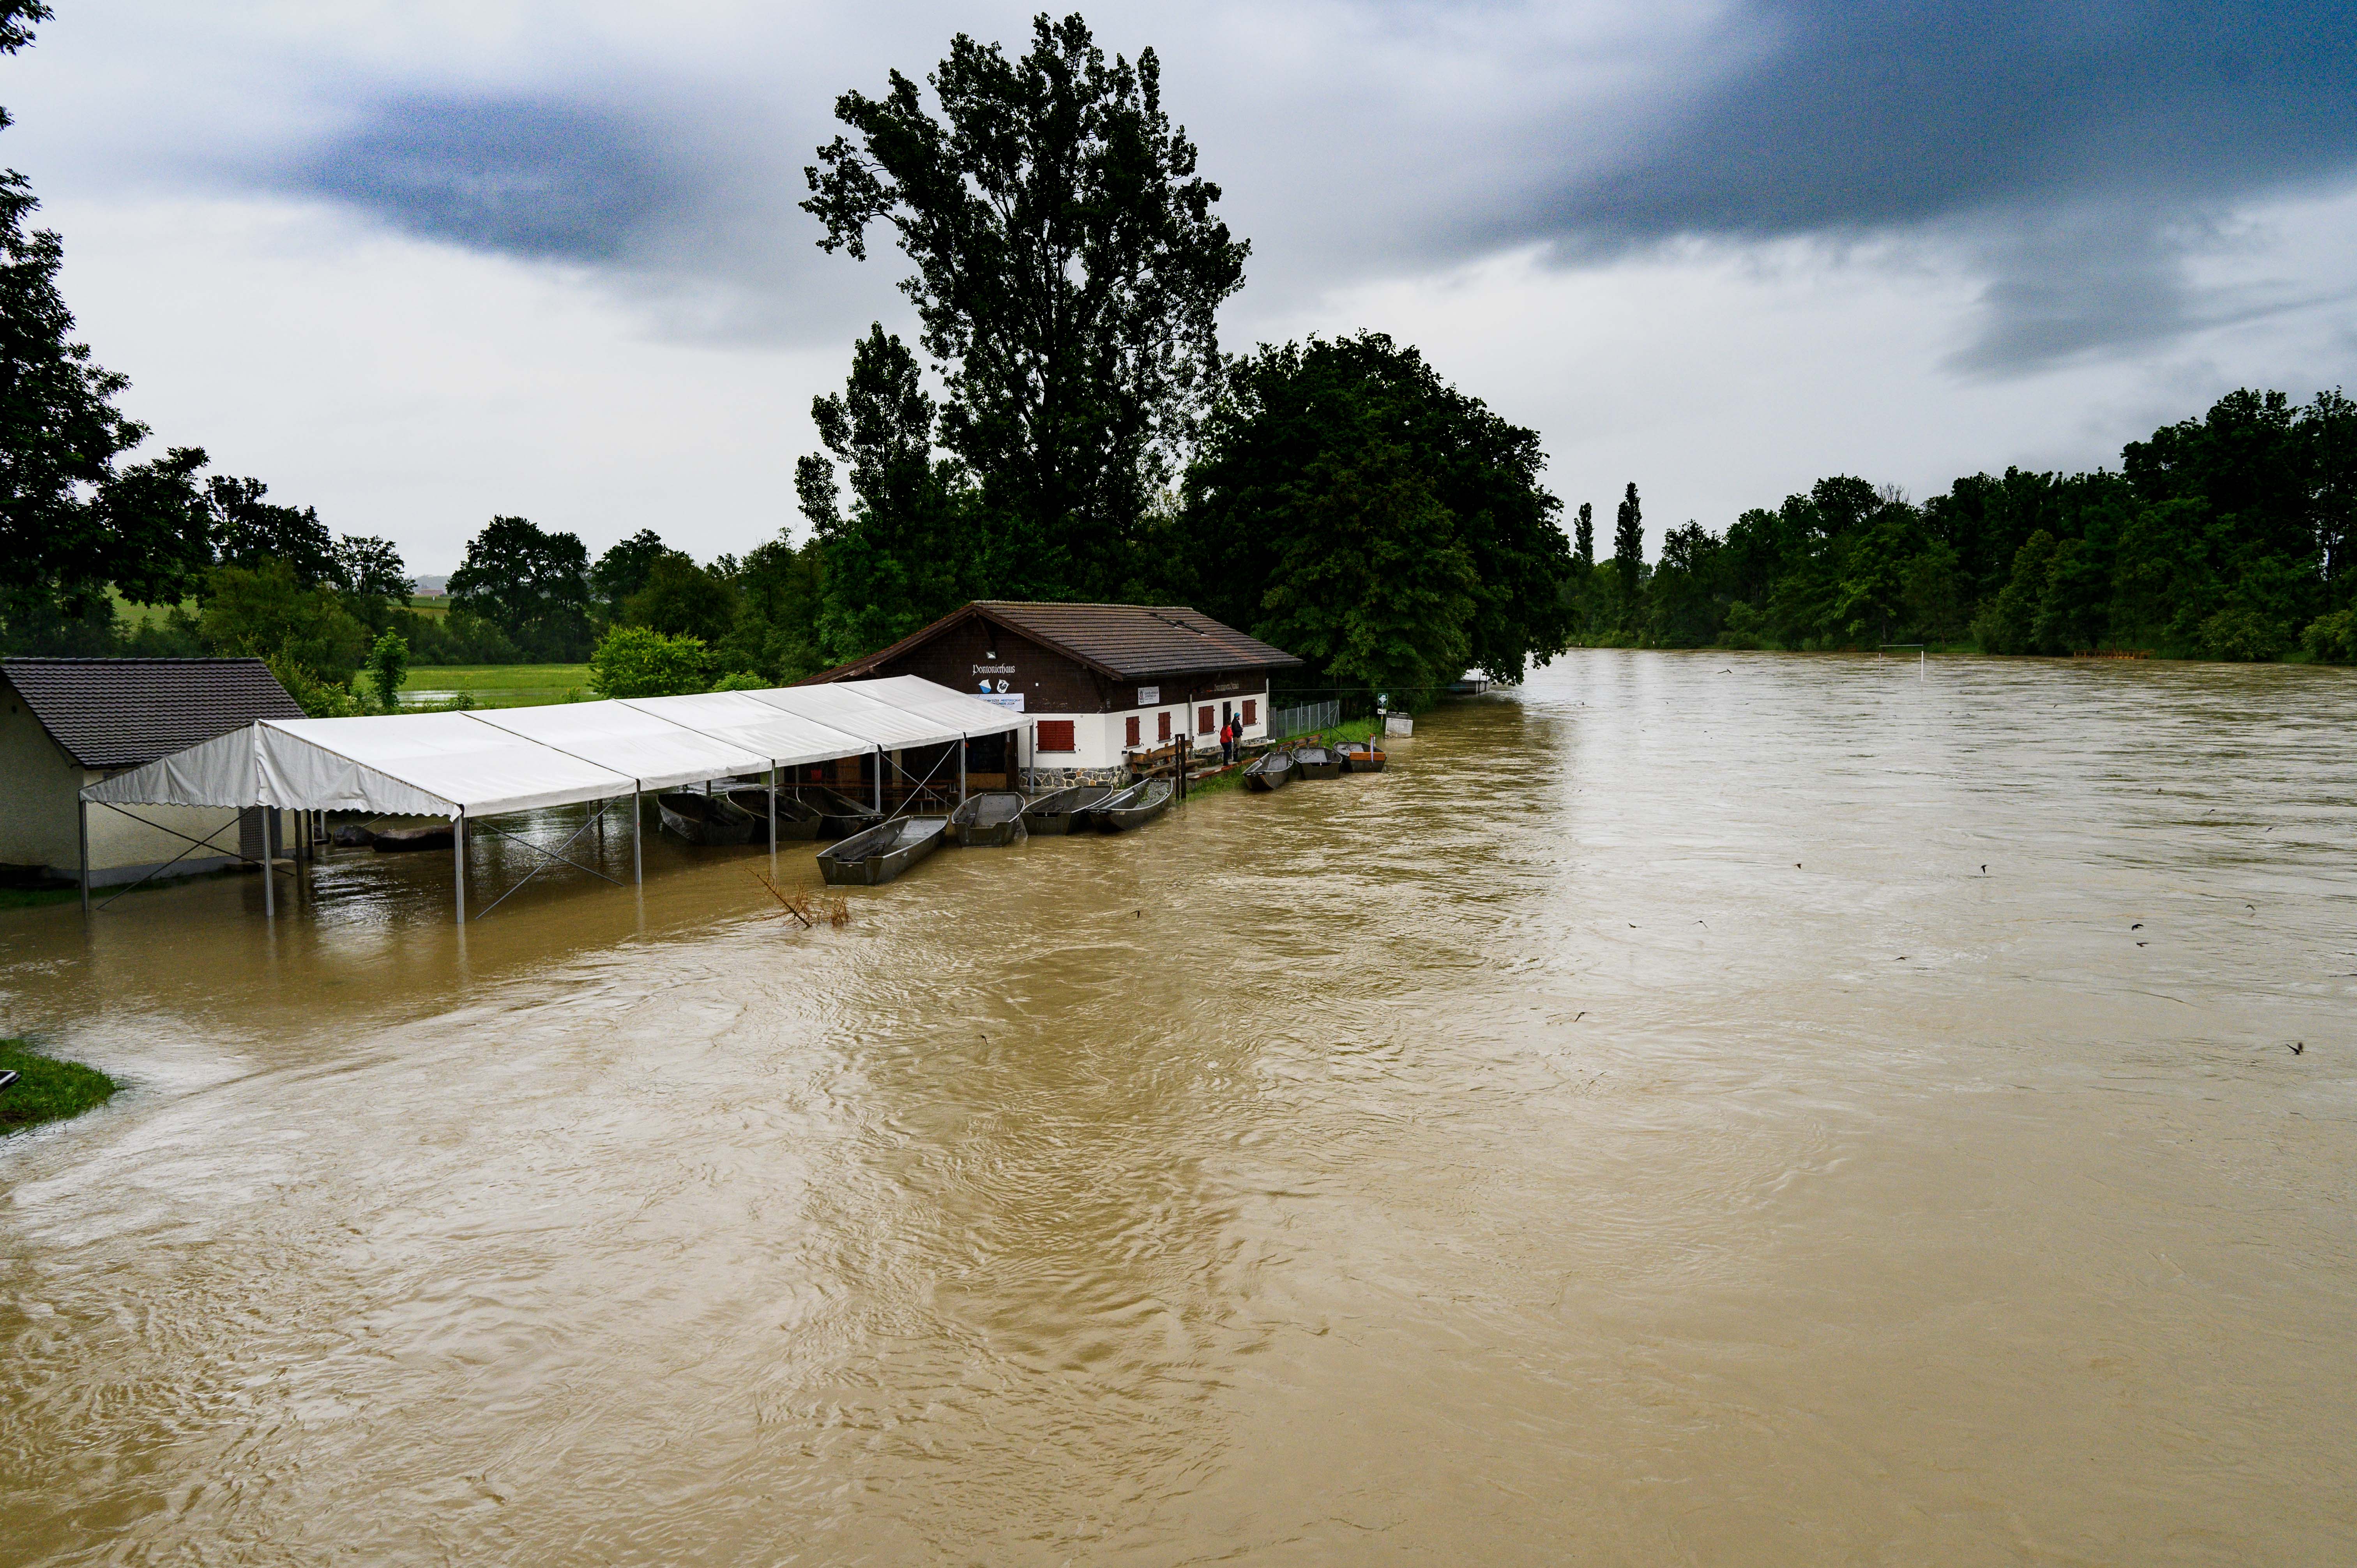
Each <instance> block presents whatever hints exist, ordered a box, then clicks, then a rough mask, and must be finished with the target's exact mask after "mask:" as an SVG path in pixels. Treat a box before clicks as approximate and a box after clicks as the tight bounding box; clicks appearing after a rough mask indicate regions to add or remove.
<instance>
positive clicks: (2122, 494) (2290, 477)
mask: <svg viewBox="0 0 2357 1568" xmlns="http://www.w3.org/2000/svg"><path fill="white" fill-rule="evenodd" d="M1640 505H1641V503H1640V500H1639V498H1638V494H1637V489H1636V487H1635V486H1634V485H1633V484H1632V485H1631V486H1630V487H1629V489H1628V491H1627V494H1626V495H1625V497H1624V498H1623V499H1622V500H1621V503H1620V532H1618V533H1617V534H1616V538H1615V548H1614V553H1613V556H1612V558H1611V559H1610V560H1608V561H1605V562H1601V563H1599V562H1598V561H1596V560H1595V558H1594V532H1593V528H1592V525H1591V522H1590V521H1589V510H1588V509H1587V507H1582V508H1581V509H1580V517H1579V521H1578V523H1577V531H1576V538H1577V542H1576V545H1575V550H1574V553H1575V556H1576V557H1577V569H1576V570H1575V572H1574V574H1573V575H1572V577H1571V579H1570V580H1569V581H1568V582H1567V584H1566V587H1565V592H1564V603H1565V607H1566V611H1567V613H1568V614H1569V616H1570V618H1571V621H1572V625H1573V636H1574V639H1575V640H1577V641H1578V642H1582V643H1587V644H1621V645H1645V646H1652V647H1663V648H1695V647H1702V646H1706V645H1710V646H1717V647H1724V648H1781V649H1800V650H1810V649H1847V648H1873V647H1876V646H1878V645H1879V644H1884V643H1916V642H1921V643H1927V644H1932V645H1948V646H1953V647H1973V648H1977V649H1979V650H1982V651H1984V652H1988V653H2017V654H2050V655H2051V654H2069V653H2081V652H2099V651H2117V650H2135V651H2142V652H2149V653H2154V654H2158V655H2161V656H2164V657H2180V658H2198V659H2224V660H2274V659H2282V658H2287V657H2290V658H2310V659H2317V660H2335V661H2347V660H2352V659H2357V572H2352V564H2357V403H2352V401H2351V400H2350V399H2349V398H2347V397H2346V396H2344V395H2342V393H2341V392H2339V391H2337V390H2336V391H2332V392H2320V393H2319V394H2317V395H2316V396H2315V397H2314V398H2312V399H2311V400H2309V402H2308V403H2303V404H2295V403H2292V402H2291V400H2290V399H2289V397H2287V395H2286V394H2285V393H2283V392H2257V391H2249V390H2244V391H2239V392H2232V393H2229V394H2228V395H2227V396H2225V397H2223V398H2221V399H2219V400H2218V402H2217V403H2215V404H2214V405H2213V406H2212V408H2211V409H2210V410H2209V412H2208V413H2206V414H2205V415H2203V416H2202V417H2201V418H2198V419H2187V420H2183V421H2180V422H2179V423H2178V424H2168V425H2163V426H2162V427H2161V428H2159V429H2158V430H2156V431H2154V432H2153V434H2152V435H2151V436H2150V437H2149V438H2148V439H2146V440H2143V441H2132V442H2129V443H2128V444H2127V445H2126V447H2125V448H2124V449H2123V450H2122V452H2121V454H2120V463H2119V467H2118V468H2117V469H2108V468H2106V469H2100V470H2097V471H2095V472H2093V473H2083V474H2053V473H2029V472H2025V471H2023V470H2021V469H2018V468H2008V469H2007V470H2006V472H2005V473H2004V474H2003V475H2002V476H1993V475H1989V474H1975V475H1972V476H1970V477H1968V478H1960V479H1957V480H1956V481H1955V482H1954V483H1953V484H1952V485H1950V486H1949V487H1948V488H1947V489H1945V490H1943V492H1941V493H1940V494H1938V495H1936V496H1933V497H1932V498H1930V499H1927V500H1924V501H1922V502H1920V503H1917V502H1913V501H1910V500H1909V499H1907V498H1906V497H1905V496H1904V495H1903V494H1901V493H1900V492H1899V491H1898V490H1896V489H1892V488H1890V487H1888V486H1884V487H1877V486H1875V485H1872V484H1869V483H1868V482H1867V481H1866V480H1864V479H1860V478H1851V477H1846V476H1844V477H1836V478H1826V479H1821V480H1819V481H1818V482H1817V483H1816V484H1815V485H1813V486H1812V487H1811V488H1810V489H1809V490H1808V492H1807V493H1806V494H1804V495H1793V496H1788V497H1786V498H1785V499H1784V501H1783V504H1781V506H1778V507H1776V508H1774V509H1772V510H1771V509H1768V508H1758V509H1754V510H1749V511H1746V512H1744V513H1743V514H1742V515H1741V516H1740V517H1738V518H1737V519H1736V521H1735V522H1734V523H1733V524H1732V525H1731V526H1730V527H1729V528H1728V529H1727V532H1725V533H1724V534H1715V533H1712V532H1708V531H1706V530H1705V529H1703V528H1702V527H1701V526H1699V525H1698V524H1696V523H1694V522H1687V523H1685V524H1684V525H1683V526H1681V527H1678V528H1674V529H1672V530H1670V531H1669V532H1668V533H1667V534H1665V535H1664V536H1663V541H1662V548H1661V552H1660V555H1659V558H1658V560H1656V561H1655V562H1654V563H1652V564H1650V565H1648V564H1645V563H1644V562H1643V561H1642V560H1641V558H1640V552H1639V551H1638V550H1637V549H1636V548H1635V547H1634V544H1633V539H1634V534H1633V531H1634V530H1635V529H1636V528H1637V527H1638V526H1640V525H1639V523H1638V521H1637V520H1638V518H1639V515H1640Z"/></svg>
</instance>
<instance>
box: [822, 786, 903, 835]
mask: <svg viewBox="0 0 2357 1568" xmlns="http://www.w3.org/2000/svg"><path fill="white" fill-rule="evenodd" d="M801 793H802V804H803V805H805V806H808V807H810V808H811V809H812V810H813V811H816V812H818V836H819V837H821V838H823V839H841V838H849V837H850V836H851V835H852V834H854V833H864V832H866V831H867V830H868V829H869V828H872V827H874V826H875V825H876V824H877V823H878V822H882V821H883V820H884V813H883V812H881V811H877V809H876V808H875V807H873V806H871V805H869V804H868V803H867V802H866V801H865V800H853V799H852V798H851V797H850V796H848V795H846V794H845V793H843V792H842V791H841V790H839V789H828V788H827V787H826V786H825V785H823V784H805V785H803V786H802V790H801Z"/></svg>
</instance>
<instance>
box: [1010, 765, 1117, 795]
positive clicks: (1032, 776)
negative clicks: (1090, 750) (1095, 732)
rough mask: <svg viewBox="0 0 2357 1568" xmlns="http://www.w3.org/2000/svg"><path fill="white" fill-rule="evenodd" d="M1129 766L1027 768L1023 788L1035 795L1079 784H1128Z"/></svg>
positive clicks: (1024, 772)
mask: <svg viewBox="0 0 2357 1568" xmlns="http://www.w3.org/2000/svg"><path fill="white" fill-rule="evenodd" d="M1129 781H1130V779H1129V769H1128V768H1025V769H1024V770H1023V788H1024V789H1027V790H1028V791H1030V792H1031V793H1032V794H1034V795H1038V794H1044V793H1045V792H1046V791H1048V790H1050V789H1071V788H1072V787H1073V786H1074V785H1078V784H1127V783H1128V782H1129Z"/></svg>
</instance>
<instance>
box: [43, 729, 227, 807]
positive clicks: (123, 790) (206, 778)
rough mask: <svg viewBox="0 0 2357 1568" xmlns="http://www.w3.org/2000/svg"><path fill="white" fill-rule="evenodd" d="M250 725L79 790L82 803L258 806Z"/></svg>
mask: <svg viewBox="0 0 2357 1568" xmlns="http://www.w3.org/2000/svg"><path fill="white" fill-rule="evenodd" d="M253 731H254V726H253V725H246V726H245V727H244V728H242V729H233V730H231V731H230V732H229V733H228V734H227V735H224V736H216V737H214V738H213V739H211V740H209V741H206V742H204V743H202V744H201V745H199V746H190V747H188V749H187V750H186V751H176V752H174V753H172V755H171V756H169V757H157V758H156V760H155V761H153V762H149V763H145V764H143V765H142V766H140V767H137V768H131V769H129V770H128V771H126V772H122V773H118V774H116V775H115V776H114V777H113V778H112V779H100V780H99V781H98V782H97V783H95V784H90V785H85V786H83V788H82V791H81V798H82V799H83V800H90V801H94V802H99V803H102V804H106V805H114V806H231V807H244V806H258V805H260V804H262V787H261V780H260V775H259V774H258V772H257V770H256V768H255V767H254V760H253Z"/></svg>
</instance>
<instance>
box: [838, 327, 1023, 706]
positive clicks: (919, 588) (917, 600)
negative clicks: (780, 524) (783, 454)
mask: <svg viewBox="0 0 2357 1568" xmlns="http://www.w3.org/2000/svg"><path fill="white" fill-rule="evenodd" d="M933 422H934V405H933V400H932V399H931V397H930V396H928V395H927V394H926V392H925V390H924V386H923V383H922V380H921V377H920V373H919V371H918V368H917V357H916V356H915V355H914V354H912V353H910V352H909V348H908V345H907V344H905V343H903V342H901V341H900V339H899V338H897V337H894V336H892V335H891V334H889V333H887V332H886V331H885V330H884V328H882V327H881V326H877V327H873V328H870V329H869V331H868V334H867V336H866V337H865V338H861V339H860V340H859V342H858V344H857V346H856V348H854V349H853V350H852V355H851V377H850V380H849V381H847V382H845V386H844V389H843V391H842V392H840V393H828V394H827V395H825V396H823V397H818V398H813V399H812V400H811V423H812V424H815V425H817V426H818V435H819V440H820V441H822V442H823V443H824V444H825V446H826V449H827V451H828V452H829V453H831V454H833V456H832V458H829V457H823V456H818V455H816V454H813V455H811V456H806V457H804V458H802V462H801V464H800V465H799V466H798V467H797V470H796V473H795V477H794V478H795V489H796V490H797V492H798V493H799V496H800V499H801V501H802V515H803V516H805V517H807V518H808V519H809V520H810V522H811V527H812V528H813V531H814V532H816V533H817V535H818V537H819V539H820V540H821V541H823V548H824V551H825V558H826V577H825V582H824V585H823V590H822V600H821V607H820V613H819V625H818V631H819V642H820V646H821V647H822V648H823V650H824V652H825V655H826V657H827V658H828V659H830V660H834V661H838V662H839V661H841V660H849V659H856V658H857V657H859V656H860V655H861V654H863V653H872V652H874V651H875V650H877V649H879V648H882V647H885V646H886V645H888V644H889V643H892V642H896V641H898V640H899V639H901V638H903V637H906V636H907V635H908V634H909V633H910V632H912V631H914V630H916V629H917V628H919V627H920V626H923V625H924V624H925V623H926V622H928V621H931V620H932V619H934V618H937V617H940V616H942V615H946V614H948V613H949V612H950V611H951V610H952V609H954V608H956V607H957V606H958V604H959V603H960V602H961V600H962V599H963V597H964V596H965V590H966V589H967V588H969V587H972V586H974V585H975V584H976V583H977V582H979V581H981V580H984V579H985V578H987V577H989V576H990V575H992V574H991V572H990V567H991V565H992V562H991V561H990V559H989V555H988V542H987V541H986V540H985V539H983V538H981V537H978V536H979V535H980V534H981V533H982V532H983V530H982V528H981V527H980V526H979V524H978V516H979V513H980V511H981V510H982V509H981V507H980V506H979V505H978V504H977V502H976V498H975V497H974V495H973V493H972V489H973V487H972V484H971V482H970V481H969V480H968V478H966V475H965V473H964V470H963V467H961V466H960V465H959V464H958V463H957V462H956V461H955V460H954V459H951V458H936V457H935V456H934V455H933ZM838 462H839V463H841V464H842V465H843V466H844V470H845V478H846V479H847V480H848V481H849V484H850V489H851V506H850V510H849V511H848V512H845V511H842V510H838V507H837V496H836V491H835V470H834V465H835V463H838Z"/></svg>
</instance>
